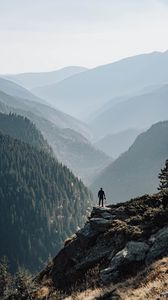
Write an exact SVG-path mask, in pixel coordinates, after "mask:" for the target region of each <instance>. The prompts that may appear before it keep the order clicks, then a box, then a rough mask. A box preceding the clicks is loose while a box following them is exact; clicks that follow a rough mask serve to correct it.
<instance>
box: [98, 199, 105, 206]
mask: <svg viewBox="0 0 168 300" xmlns="http://www.w3.org/2000/svg"><path fill="white" fill-rule="evenodd" d="M103 201H104V198H99V206H100V205H101V203H102V207H103V206H104V203H103Z"/></svg>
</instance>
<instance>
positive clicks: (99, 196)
mask: <svg viewBox="0 0 168 300" xmlns="http://www.w3.org/2000/svg"><path fill="white" fill-rule="evenodd" d="M98 198H99V206H100V205H101V203H102V207H103V206H104V200H105V199H106V196H105V192H104V191H103V189H102V188H100V190H99V192H98Z"/></svg>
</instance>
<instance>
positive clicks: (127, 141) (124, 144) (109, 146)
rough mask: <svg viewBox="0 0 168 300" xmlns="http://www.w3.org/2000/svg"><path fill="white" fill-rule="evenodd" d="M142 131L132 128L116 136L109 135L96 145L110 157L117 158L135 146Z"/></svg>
mask: <svg viewBox="0 0 168 300" xmlns="http://www.w3.org/2000/svg"><path fill="white" fill-rule="evenodd" d="M139 134H140V130H136V129H134V128H130V129H127V130H124V131H121V132H118V133H115V134H111V135H110V134H109V135H106V136H105V137H103V138H102V139H100V140H98V141H97V142H96V143H94V145H95V146H96V147H97V148H98V149H100V150H102V151H103V152H104V153H106V154H107V155H108V156H111V157H113V158H117V157H118V156H119V155H120V154H121V153H123V152H125V151H127V150H128V148H129V147H130V146H131V145H132V144H133V142H134V141H135V139H136V137H137V136H138V135H139Z"/></svg>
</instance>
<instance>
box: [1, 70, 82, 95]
mask: <svg viewBox="0 0 168 300" xmlns="http://www.w3.org/2000/svg"><path fill="white" fill-rule="evenodd" d="M86 70H87V68H84V67H77V66H75V67H73V66H71V67H65V68H62V69H59V70H56V71H51V72H38V73H21V74H14V75H6V76H5V78H7V79H9V80H12V81H14V82H15V83H17V84H19V85H22V86H23V87H25V88H27V89H32V88H35V87H40V86H45V85H48V84H56V83H58V82H60V81H62V80H64V79H66V78H68V77H70V76H73V75H75V74H78V73H81V72H84V71H86Z"/></svg>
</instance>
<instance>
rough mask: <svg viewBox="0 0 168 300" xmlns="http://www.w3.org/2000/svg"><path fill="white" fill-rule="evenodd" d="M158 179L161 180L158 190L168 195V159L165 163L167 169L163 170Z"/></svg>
mask: <svg viewBox="0 0 168 300" xmlns="http://www.w3.org/2000/svg"><path fill="white" fill-rule="evenodd" d="M158 178H159V179H160V184H159V187H158V190H160V191H163V192H166V193H167V192H168V159H167V160H166V162H165V167H164V168H163V169H161V172H160V173H159V176H158Z"/></svg>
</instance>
